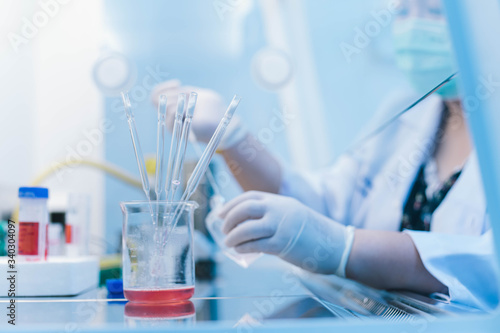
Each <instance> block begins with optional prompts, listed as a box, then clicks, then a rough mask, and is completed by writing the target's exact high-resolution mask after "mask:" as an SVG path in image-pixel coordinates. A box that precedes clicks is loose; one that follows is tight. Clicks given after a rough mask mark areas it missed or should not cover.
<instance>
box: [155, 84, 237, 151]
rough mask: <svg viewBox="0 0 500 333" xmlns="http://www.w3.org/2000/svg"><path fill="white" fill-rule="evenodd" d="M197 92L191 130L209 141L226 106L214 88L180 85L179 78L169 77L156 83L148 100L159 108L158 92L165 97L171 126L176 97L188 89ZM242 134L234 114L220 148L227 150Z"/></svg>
mask: <svg viewBox="0 0 500 333" xmlns="http://www.w3.org/2000/svg"><path fill="white" fill-rule="evenodd" d="M193 91H194V92H196V93H197V94H198V100H197V103H196V108H195V112H194V116H193V122H192V125H191V130H192V132H193V133H194V135H195V136H196V138H197V140H199V141H201V142H205V143H206V142H208V141H209V140H210V138H211V137H212V135H213V133H214V132H215V129H216V128H217V125H219V122H220V120H221V119H222V117H223V116H224V113H225V112H226V108H227V105H226V104H225V103H224V101H223V100H222V97H221V96H220V95H219V94H218V93H217V92H215V91H213V90H210V89H205V88H200V87H194V86H184V85H181V83H180V81H179V80H169V81H165V82H162V83H160V84H158V85H157V86H156V87H155V88H154V89H153V92H152V93H151V100H152V102H153V104H154V105H155V106H156V108H158V101H159V97H160V95H161V94H165V95H166V96H167V126H168V127H169V128H170V129H172V127H173V123H174V117H175V112H176V110H177V96H178V95H179V94H180V93H185V94H186V95H187V96H189V94H190V93H191V92H193ZM244 134H246V132H245V133H243V128H242V126H241V123H240V121H239V119H238V118H237V117H233V119H232V120H231V123H230V125H229V126H228V128H227V130H226V133H225V134H224V137H223V140H222V142H221V146H220V149H227V148H229V147H231V146H233V145H234V144H236V143H238V142H239V141H240V139H243V136H244Z"/></svg>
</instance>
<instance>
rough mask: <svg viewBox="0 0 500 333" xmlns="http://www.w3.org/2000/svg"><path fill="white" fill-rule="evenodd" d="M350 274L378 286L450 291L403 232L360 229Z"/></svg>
mask: <svg viewBox="0 0 500 333" xmlns="http://www.w3.org/2000/svg"><path fill="white" fill-rule="evenodd" d="M346 276H347V277H348V278H350V279H353V280H357V281H359V282H362V283H364V284H367V285H369V286H372V287H375V288H378V289H404V290H409V291H414V292H418V293H423V294H430V293H433V292H441V293H447V292H448V290H447V288H446V286H445V285H443V284H442V283H441V282H439V280H437V279H436V278H435V277H434V276H432V275H431V274H430V273H429V272H428V271H427V270H426V269H425V267H424V265H423V263H422V260H421V259H420V255H419V254H418V251H417V249H416V248H415V245H414V244H413V241H412V239H411V237H410V236H408V235H407V234H405V233H402V232H392V231H378V230H361V229H358V230H356V232H355V235H354V242H353V245H352V249H351V253H350V255H349V260H348V262H347V266H346Z"/></svg>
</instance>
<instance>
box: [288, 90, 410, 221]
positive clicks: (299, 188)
mask: <svg viewBox="0 0 500 333" xmlns="http://www.w3.org/2000/svg"><path fill="white" fill-rule="evenodd" d="M414 99H415V96H414V95H408V94H407V93H404V92H402V91H395V92H394V93H393V95H392V96H388V98H387V99H386V100H385V101H384V103H382V105H381V106H380V107H379V108H378V110H377V111H376V112H375V113H374V116H373V118H372V119H371V121H370V122H369V123H368V125H367V127H366V128H365V129H364V130H363V131H361V135H360V138H361V137H363V136H364V135H366V134H367V133H370V132H371V131H372V130H374V129H375V128H376V127H378V126H379V125H380V124H382V123H383V122H385V121H387V120H388V119H390V118H391V117H392V116H394V114H395V113H396V111H400V110H402V109H403V108H404V107H406V106H407V105H408V103H409V101H413V100H414ZM393 126H396V128H397V124H394V125H393ZM393 132H394V131H393V130H392V129H390V128H389V129H386V130H385V131H384V133H383V134H381V135H378V136H377V137H376V138H375V139H374V140H370V141H368V142H367V143H366V144H364V145H362V146H360V147H359V148H358V149H356V150H355V151H351V152H349V153H344V154H343V155H341V156H340V157H339V158H338V159H337V161H336V163H335V164H334V165H333V166H332V167H329V168H328V169H325V170H322V171H320V172H315V173H305V172H299V171H297V170H295V169H293V168H290V167H289V166H287V165H285V164H284V163H282V170H283V176H282V181H281V186H280V192H279V193H280V194H282V195H286V196H290V197H293V198H296V199H298V200H299V201H301V202H302V203H303V204H305V205H307V206H309V207H311V208H312V209H314V210H316V211H318V212H319V213H321V214H323V215H326V216H328V217H330V218H332V219H334V220H336V221H337V222H340V223H343V224H349V217H350V216H349V211H350V209H351V201H352V198H353V195H354V194H355V193H356V191H359V193H361V195H362V192H363V190H364V189H365V188H366V187H367V186H369V183H370V182H371V174H372V173H373V171H372V166H377V165H379V164H380V163H383V161H385V160H386V157H388V156H390V154H392V151H391V149H390V148H389V144H395V143H394V142H393V140H391V138H392V135H393V134H394V133H393ZM355 141H356V140H355Z"/></svg>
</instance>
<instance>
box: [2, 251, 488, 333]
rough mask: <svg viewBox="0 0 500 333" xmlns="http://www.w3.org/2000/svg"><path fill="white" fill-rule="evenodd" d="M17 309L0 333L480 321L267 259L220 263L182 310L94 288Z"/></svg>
mask: <svg viewBox="0 0 500 333" xmlns="http://www.w3.org/2000/svg"><path fill="white" fill-rule="evenodd" d="M8 304H9V299H6V298H1V299H0V308H3V309H5V308H6V306H8ZM15 304H16V325H15V327H14V326H12V325H10V324H8V322H7V321H8V317H5V315H4V316H2V317H3V318H4V319H3V320H2V321H1V322H0V330H1V331H7V330H12V331H16V332H20V331H43V330H46V331H48V332H82V331H95V332H104V331H113V332H119V331H122V330H127V331H128V330H137V331H141V332H143V331H146V330H156V329H173V330H179V329H181V328H182V329H187V330H196V331H198V330H200V331H201V330H212V329H213V330H215V331H220V330H223V329H236V330H237V331H241V332H252V331H254V330H260V329H266V328H275V329H280V328H285V327H288V328H290V329H293V328H295V329H297V328H299V327H309V328H314V327H323V326H324V325H327V326H328V325H330V324H340V325H343V324H349V325H351V324H353V325H356V324H359V323H362V322H366V321H367V320H370V319H375V320H377V319H379V320H383V321H384V322H387V321H389V322H391V323H399V324H405V323H406V324H410V323H416V322H418V321H419V320H425V321H426V322H431V321H434V320H435V319H436V318H439V317H446V316H449V317H450V318H458V317H459V316H460V315H461V314H462V313H471V314H474V313H475V312H476V313H478V312H477V311H475V310H473V309H468V308H464V307H459V306H456V305H453V304H450V303H449V302H447V301H446V300H440V299H430V298H426V297H419V296H416V295H411V294H405V293H396V292H391V293H390V292H386V291H378V290H374V289H371V288H368V287H365V286H362V285H360V284H358V283H355V282H352V281H349V280H345V279H341V278H337V277H324V276H320V275H314V274H307V273H304V272H301V271H299V270H297V269H296V268H294V267H293V266H290V265H288V264H286V263H284V262H282V261H280V260H279V259H277V258H273V257H270V256H269V257H268V256H265V257H263V258H261V259H259V261H257V262H256V263H254V265H252V266H251V267H250V268H248V269H243V268H241V267H239V266H238V265H236V264H235V263H233V262H231V261H229V260H227V259H226V258H225V257H220V258H218V264H217V274H216V277H215V278H214V279H213V280H212V281H198V282H197V283H196V290H195V295H194V297H193V298H192V299H191V300H190V301H185V302H177V303H171V304H166V305H161V306H146V305H140V304H133V303H130V302H127V301H126V299H121V298H118V299H110V298H107V291H106V289H105V288H97V289H93V290H89V291H87V292H85V293H83V294H81V295H78V296H74V297H39V298H17V299H16V303H15ZM5 311H6V310H4V312H5ZM318 325H319V326H318ZM352 327H355V326H352ZM287 330H288V329H287Z"/></svg>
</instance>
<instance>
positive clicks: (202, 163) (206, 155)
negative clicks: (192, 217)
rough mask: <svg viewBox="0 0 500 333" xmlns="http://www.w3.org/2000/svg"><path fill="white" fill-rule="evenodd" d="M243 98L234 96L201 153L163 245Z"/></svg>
mask: <svg viewBox="0 0 500 333" xmlns="http://www.w3.org/2000/svg"><path fill="white" fill-rule="evenodd" d="M240 100H241V98H240V97H239V96H236V95H235V96H234V97H233V100H232V101H231V103H230V104H229V107H228V108H227V110H226V113H225V114H224V117H223V118H222V120H221V121H220V122H219V125H218V126H217V129H216V130H215V133H214V134H213V135H212V138H211V139H210V141H209V142H208V144H207V147H206V148H205V151H204V152H203V154H202V155H201V158H200V160H199V161H198V163H197V164H196V166H195V168H194V170H193V173H192V174H191V177H189V180H188V182H187V184H186V189H185V190H184V193H183V194H182V197H181V199H180V200H179V201H180V202H181V203H182V204H181V205H178V206H177V208H176V210H175V212H174V214H173V217H172V219H171V220H170V221H171V223H170V224H171V227H170V228H167V229H169V230H167V231H168V232H167V236H166V237H165V238H164V242H163V246H165V244H166V243H167V242H168V239H169V237H170V234H171V231H172V230H174V229H175V226H176V225H177V221H178V220H179V217H180V213H181V212H182V210H184V207H185V202H186V201H187V200H188V199H189V198H190V197H191V196H192V195H193V193H194V192H195V191H196V188H197V187H198V185H199V184H200V181H201V179H202V177H203V175H204V174H205V172H206V171H207V169H208V165H209V164H210V161H211V160H212V157H213V156H214V154H215V151H216V150H217V147H218V146H219V144H220V141H221V140H222V137H223V136H224V133H225V132H226V129H227V127H228V125H229V123H230V122H231V119H232V118H233V115H234V112H235V111H236V108H237V107H238V104H239V103H240Z"/></svg>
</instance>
